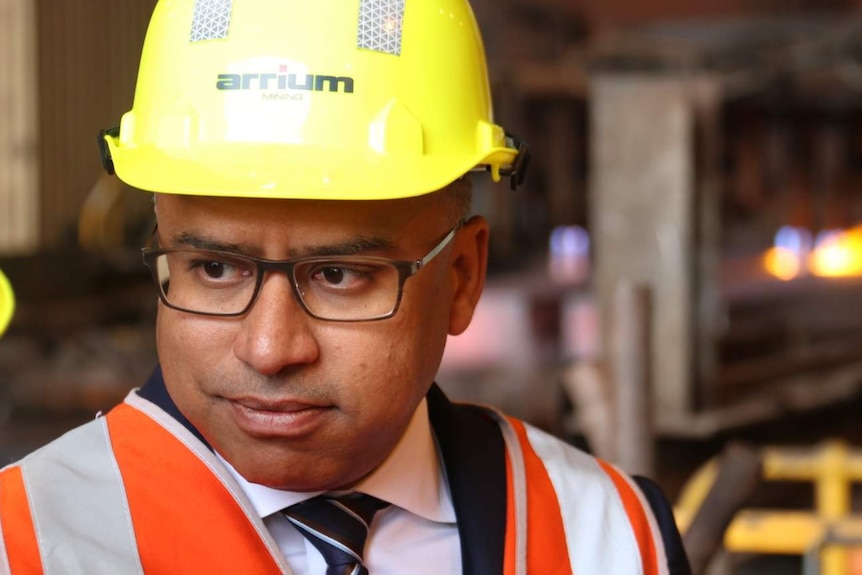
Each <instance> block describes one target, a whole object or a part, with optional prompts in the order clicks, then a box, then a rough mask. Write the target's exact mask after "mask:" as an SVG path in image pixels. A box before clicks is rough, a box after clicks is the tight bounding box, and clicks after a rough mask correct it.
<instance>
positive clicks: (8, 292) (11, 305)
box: [0, 270, 15, 335]
mask: <svg viewBox="0 0 862 575" xmlns="http://www.w3.org/2000/svg"><path fill="white" fill-rule="evenodd" d="M14 311H15V293H14V292H13V291H12V284H11V283H9V279H8V278H7V277H6V275H5V274H4V273H3V270H0V335H3V332H4V331H6V328H7V327H8V326H9V322H11V321H12V314H13V312H14Z"/></svg>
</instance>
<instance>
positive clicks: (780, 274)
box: [763, 247, 802, 281]
mask: <svg viewBox="0 0 862 575" xmlns="http://www.w3.org/2000/svg"><path fill="white" fill-rule="evenodd" d="M763 264H764V266H766V271H768V272H769V273H771V274H772V275H774V276H775V277H777V278H778V279H780V280H784V281H790V280H792V279H793V278H795V277H797V276H798V275H799V272H800V271H801V269H802V261H801V258H800V257H799V254H798V253H796V252H794V251H793V250H790V249H787V248H782V247H773V248H769V251H767V252H766V255H765V256H763Z"/></svg>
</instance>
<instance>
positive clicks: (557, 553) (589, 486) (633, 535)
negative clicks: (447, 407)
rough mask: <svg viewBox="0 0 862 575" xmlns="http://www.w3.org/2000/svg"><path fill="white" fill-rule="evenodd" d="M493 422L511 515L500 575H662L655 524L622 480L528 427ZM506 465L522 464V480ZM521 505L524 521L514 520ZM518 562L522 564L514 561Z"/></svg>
mask: <svg viewBox="0 0 862 575" xmlns="http://www.w3.org/2000/svg"><path fill="white" fill-rule="evenodd" d="M497 417H498V420H499V421H500V424H501V426H502V427H503V430H504V437H506V445H507V451H508V454H507V470H508V472H509V482H508V484H509V509H510V510H513V509H514V510H515V513H510V514H509V515H508V517H507V522H508V523H507V530H506V559H505V563H504V565H505V567H504V569H505V574H506V575H526V574H527V573H531V574H532V573H542V574H543V575H544V574H554V575H557V574H559V575H571V574H574V575H589V574H591V573H602V574H603V575H630V574H642V575H667V573H668V567H667V558H666V557H665V553H664V546H663V545H662V538H661V533H660V531H659V529H658V525H657V522H656V521H655V518H654V517H653V515H652V510H651V508H650V507H649V504H648V503H647V502H646V500H645V499H644V498H643V496H642V495H641V494H640V490H639V489H638V488H637V487H636V486H635V485H634V484H633V483H632V482H631V480H630V479H629V478H628V477H626V476H625V475H624V474H622V473H620V472H619V471H617V470H616V469H615V468H613V467H612V466H610V465H608V464H607V463H604V462H602V461H599V460H597V459H595V458H593V457H592V456H590V455H588V454H586V453H583V452H581V451H579V450H577V449H575V448H573V447H571V446H569V445H567V444H565V443H564V442H561V441H560V440H559V439H557V438H555V437H552V436H551V435H548V434H546V433H544V432H542V431H540V430H538V429H536V428H534V427H532V426H530V425H527V424H524V423H523V422H521V421H518V420H515V419H511V418H507V417H504V416H502V415H498V416H497ZM507 428H508V429H507ZM513 438H514V439H513ZM513 454H514V457H513ZM509 460H513V461H515V460H522V461H523V466H524V471H525V472H524V476H525V478H524V479H521V480H519V479H518V478H517V477H515V476H514V474H513V469H512V468H513V464H512V463H510V461H509ZM515 466H517V464H515ZM519 491H523V493H518V492H519ZM524 498H525V499H526V504H525V507H526V518H524V517H513V515H523V514H524V511H523V509H519V507H518V504H517V501H518V500H519V499H524ZM599 526H601V528H600V529H599V528H598V527H599ZM519 546H520V547H521V548H522V550H521V551H520V552H519V551H518V549H517V548H518V547H519ZM521 554H526V559H525V560H522V561H518V558H519V555H521Z"/></svg>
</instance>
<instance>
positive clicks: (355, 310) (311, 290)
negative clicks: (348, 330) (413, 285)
mask: <svg viewBox="0 0 862 575" xmlns="http://www.w3.org/2000/svg"><path fill="white" fill-rule="evenodd" d="M294 279H295V280H296V285H297V287H298V288H299V293H300V297H301V298H302V301H303V303H304V304H305V306H306V307H307V308H308V311H310V312H311V313H312V314H313V315H316V316H317V317H319V318H323V319H331V320H341V321H360V320H368V319H375V318H380V317H385V316H388V315H390V314H391V313H392V311H393V310H394V309H395V307H396V306H397V304H398V293H399V290H400V286H401V282H400V279H399V274H398V268H396V267H395V266H393V265H390V264H388V263H384V262H380V261H376V260H371V259H364V258H351V259H344V260H327V261H311V262H301V263H299V264H298V265H297V266H296V268H294Z"/></svg>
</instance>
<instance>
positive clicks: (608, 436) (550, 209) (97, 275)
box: [0, 0, 862, 575]
mask: <svg viewBox="0 0 862 575" xmlns="http://www.w3.org/2000/svg"><path fill="white" fill-rule="evenodd" d="M154 4H155V0H123V1H122V2H117V1H116V0H0V76H2V78H3V81H2V82H0V269H2V270H4V271H5V272H6V274H7V275H8V276H9V278H10V279H11V282H12V284H13V286H14V287H15V291H16V294H17V297H18V301H19V305H18V309H17V312H16V315H15V317H14V319H13V323H12V325H11V327H10V330H9V332H8V334H7V335H6V337H4V339H3V340H2V341H0V457H2V460H0V465H2V464H3V463H6V462H8V461H11V460H12V459H13V458H16V457H19V456H21V455H23V454H24V453H26V452H28V451H30V450H32V449H34V448H36V447H38V446H39V445H41V444H43V443H45V442H46V441H48V440H50V439H52V438H53V437H55V436H57V435H58V434H60V433H62V432H63V431H64V430H66V429H68V428H70V427H72V426H73V425H75V424H77V423H80V422H81V421H84V420H86V419H89V418H92V417H93V416H94V414H96V413H97V412H99V411H104V410H107V409H109V408H110V407H111V406H112V405H113V404H115V403H116V402H118V401H121V400H122V398H123V397H124V395H125V394H126V393H127V392H128V390H130V389H131V388H133V387H135V386H137V385H139V384H141V383H142V382H143V380H144V379H145V378H146V376H147V375H148V374H149V372H150V370H151V369H152V367H153V365H154V362H155V349H154V341H153V333H152V327H153V322H154V318H155V309H156V296H155V292H154V290H153V288H152V286H151V285H150V280H149V277H148V275H147V274H146V270H145V269H144V268H143V266H142V265H141V264H140V256H139V247H140V246H141V245H142V244H143V242H144V241H145V240H146V238H147V235H148V233H149V232H150V230H151V228H152V220H151V217H152V216H151V203H150V198H149V197H148V195H147V194H145V193H142V192H139V191H136V190H130V189H127V188H125V187H124V186H123V185H122V184H121V183H120V182H119V181H117V180H116V179H112V178H108V177H107V176H104V175H103V174H104V172H103V170H102V168H101V165H100V161H99V157H98V153H97V147H96V138H97V135H98V133H99V130H101V129H105V128H110V127H113V126H114V125H116V124H117V123H118V120H119V118H120V116H121V115H122V113H123V112H125V111H126V110H127V109H129V107H130V106H131V99H132V94H133V89H134V79H135V75H136V71H137V70H136V63H137V59H138V56H139V54H140V48H141V43H142V41H143V37H144V31H145V28H146V24H147V20H148V17H149V14H150V12H151V10H152V7H153V5H154ZM473 4H474V9H475V11H476V15H477V19H478V21H479V24H480V27H481V29H482V31H483V34H484V36H485V40H486V49H487V52H488V57H489V60H490V75H491V80H492V83H493V85H494V89H495V94H494V97H495V110H496V115H497V119H498V121H499V122H500V123H501V124H502V125H503V126H506V127H507V129H509V130H510V131H511V132H513V133H515V134H517V135H519V136H521V137H523V138H524V139H525V140H526V141H528V142H529V144H530V147H531V150H532V162H531V166H530V172H529V176H528V178H527V181H526V185H525V186H524V187H522V188H520V189H519V190H518V191H510V190H509V189H508V187H507V186H506V185H502V184H501V185H499V186H495V187H493V188H490V187H485V186H480V187H478V188H477V189H476V192H475V209H476V211H477V212H480V213H482V214H484V215H485V216H486V217H487V218H488V219H489V220H490V221H491V224H492V229H493V236H492V258H491V270H490V271H491V273H490V277H489V285H488V290H487V292H486V295H485V297H484V299H483V301H482V303H481V306H480V308H479V310H478V312H477V316H476V320H475V322H474V325H473V326H471V328H470V330H469V331H468V332H467V333H466V334H464V335H462V336H460V337H458V338H451V339H450V344H449V347H448V348H447V352H446V356H445V358H444V363H443V367H442V369H441V373H440V379H439V381H440V383H441V385H442V386H443V387H444V388H445V389H446V390H447V391H448V392H449V393H450V394H451V395H452V396H454V397H457V398H463V399H469V400H476V401H481V402H485V403H489V404H493V405H497V406H500V407H502V408H503V409H505V410H507V411H509V412H511V413H513V414H515V415H519V416H521V417H524V418H525V419H527V420H529V421H531V422H533V423H535V424H536V425H539V426H541V427H543V428H545V429H548V430H550V431H552V432H554V433H556V434H558V435H561V436H566V437H568V438H571V440H572V441H573V442H576V443H579V444H580V445H582V446H584V447H585V448H587V449H590V450H591V451H593V452H595V453H597V454H599V455H601V456H603V457H606V458H608V459H611V460H613V461H616V462H618V463H619V464H620V465H622V466H623V467H625V468H627V469H628V470H629V471H632V472H635V473H647V474H650V475H653V476H655V477H656V478H657V479H658V480H659V482H660V483H661V484H662V486H663V487H664V488H665V490H666V491H667V492H668V493H669V495H671V496H672V498H673V499H674V500H675V501H678V502H679V507H678V509H679V517H680V520H681V523H682V524H683V526H684V527H685V528H686V531H687V533H686V537H687V541H686V544H687V546H688V547H689V549H690V551H691V552H692V554H693V562H694V563H696V567H697V569H696V571H697V572H698V573H700V572H710V573H715V574H719V573H760V572H763V573H790V574H793V573H804V574H806V575H807V574H809V573H825V574H826V575H839V574H844V573H848V574H849V573H862V567H861V566H860V565H862V555H859V556H858V557H857V554H856V553H855V552H854V551H852V548H853V545H855V544H859V545H860V546H862V520H860V519H858V518H857V517H856V515H855V513H857V512H859V509H858V508H859V507H860V506H862V499H859V500H858V501H857V499H858V497H857V492H856V489H855V488H854V487H853V486H852V485H851V483H852V480H855V479H856V478H858V477H862V455H859V454H857V453H856V451H855V450H856V448H857V447H858V448H860V449H862V0H819V1H818V0H787V1H781V0H701V1H699V2H686V1H685V0H650V1H649V2H634V1H631V0H607V1H603V2H590V1H589V0H474V2H473ZM716 477H717V478H718V480H716ZM772 479H777V480H778V481H774V482H770V483H768V484H766V483H764V481H765V480H772ZM722 489H723V491H722ZM857 503H858V504H859V505H857ZM743 507H744V508H745V509H741V508H743ZM754 507H757V508H759V509H761V511H755V510H753V508H754ZM762 509H767V510H768V511H762ZM787 509H790V510H791V511H787ZM860 517H862V516H860ZM725 528H727V530H726V531H725ZM722 540H723V542H724V543H723V546H722ZM835 543H840V544H848V545H850V549H851V550H850V551H847V550H846V548H844V547H841V548H839V549H838V551H835V549H832V548H830V547H829V546H830V545H831V544H835ZM824 548H827V549H828V550H827V551H826V552H821V551H822V549H824ZM764 557H765V558H767V559H768V561H767V562H765V563H763V562H761V561H762V560H764Z"/></svg>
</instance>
